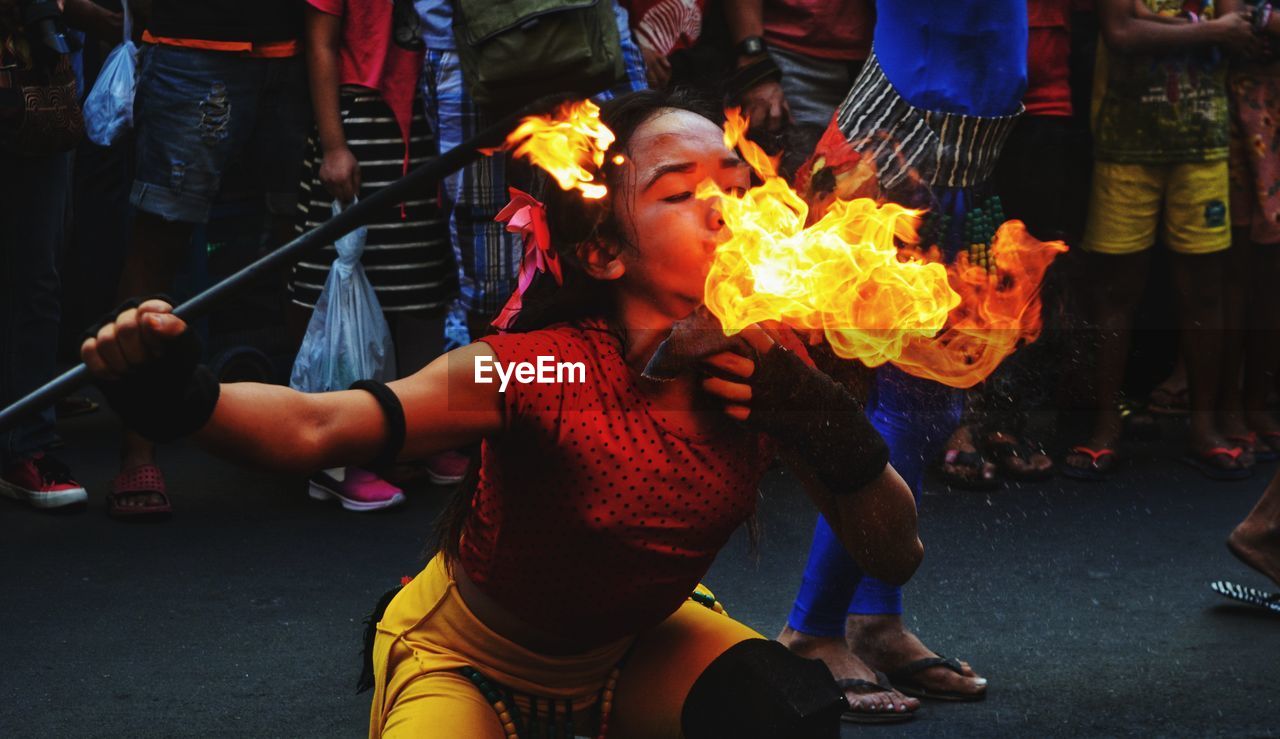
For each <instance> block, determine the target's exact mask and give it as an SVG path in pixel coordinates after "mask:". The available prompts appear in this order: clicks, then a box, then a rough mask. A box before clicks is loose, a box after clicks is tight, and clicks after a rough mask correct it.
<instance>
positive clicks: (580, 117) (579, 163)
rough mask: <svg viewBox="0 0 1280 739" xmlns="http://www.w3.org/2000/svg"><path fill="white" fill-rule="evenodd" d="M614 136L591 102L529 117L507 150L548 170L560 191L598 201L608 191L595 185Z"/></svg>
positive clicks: (510, 138)
mask: <svg viewBox="0 0 1280 739" xmlns="http://www.w3.org/2000/svg"><path fill="white" fill-rule="evenodd" d="M613 140H614V135H613V131H610V130H609V128H608V127H607V126H605V125H604V124H603V123H601V122H600V108H598V107H597V106H596V104H595V103H593V102H591V101H590V100H583V101H581V102H576V103H566V104H565V105H562V106H560V108H559V109H558V110H557V111H556V112H555V113H554V114H552V115H545V116H530V117H528V118H525V119H524V120H523V121H521V122H520V125H519V126H517V127H516V130H514V131H512V132H511V134H510V135H509V136H507V142H506V145H505V147H504V148H507V149H511V150H513V151H512V155H513V156H517V157H525V158H527V159H528V160H529V161H530V162H533V163H534V164H536V165H537V166H539V167H541V168H542V169H544V170H546V172H547V173H548V174H550V175H551V176H552V177H553V178H555V180H556V182H557V183H558V184H559V185H560V187H561V188H563V189H565V190H573V189H575V188H576V189H577V190H580V191H581V192H582V197H584V198H588V199H598V198H602V197H604V196H605V193H607V192H608V189H607V188H606V187H605V186H604V185H603V184H602V183H600V182H597V181H596V174H597V173H598V172H599V171H600V167H601V166H603V164H604V154H605V151H607V150H608V149H609V146H610V145H611V144H613Z"/></svg>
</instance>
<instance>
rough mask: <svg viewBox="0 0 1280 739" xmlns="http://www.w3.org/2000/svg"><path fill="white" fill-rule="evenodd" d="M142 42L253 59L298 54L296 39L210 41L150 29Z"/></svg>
mask: <svg viewBox="0 0 1280 739" xmlns="http://www.w3.org/2000/svg"><path fill="white" fill-rule="evenodd" d="M142 42H143V43H146V44H161V45H163V46H181V47H183V48H185V49H203V50H205V51H225V52H229V53H237V54H241V55H243V56H249V57H254V58H255V59H287V58H289V57H291V56H297V55H298V42H297V40H296V39H290V40H289V41H266V42H263V43H256V42H253V41H210V40H208V39H199V38H171V37H168V36H152V35H151V32H150V31H143V32H142Z"/></svg>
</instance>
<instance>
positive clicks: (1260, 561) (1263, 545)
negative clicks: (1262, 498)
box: [1227, 516, 1280, 585]
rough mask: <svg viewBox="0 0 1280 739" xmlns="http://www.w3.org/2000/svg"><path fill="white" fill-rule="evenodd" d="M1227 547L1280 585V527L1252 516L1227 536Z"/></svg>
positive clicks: (1240, 558) (1242, 560) (1241, 559)
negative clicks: (1259, 520) (1255, 519)
mask: <svg viewBox="0 0 1280 739" xmlns="http://www.w3.org/2000/svg"><path fill="white" fill-rule="evenodd" d="M1227 548H1228V549H1230V550H1231V553H1232V554H1234V555H1236V557H1237V558H1238V559H1239V560H1240V561H1241V562H1244V563H1245V564H1247V565H1249V566H1250V567H1252V568H1253V569H1255V570H1257V571H1258V572H1261V573H1262V574H1264V575H1266V576H1267V577H1268V578H1270V579H1271V582H1273V583H1275V584H1276V585H1280V528H1276V527H1275V526H1268V525H1266V524H1264V523H1262V522H1257V521H1254V520H1253V517H1252V516H1250V517H1249V518H1246V519H1245V520H1243V521H1241V522H1240V525H1239V526H1236V528H1235V530H1234V531H1232V532H1231V536H1229V537H1227Z"/></svg>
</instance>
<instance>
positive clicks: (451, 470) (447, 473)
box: [427, 452, 471, 485]
mask: <svg viewBox="0 0 1280 739" xmlns="http://www.w3.org/2000/svg"><path fill="white" fill-rule="evenodd" d="M470 466H471V459H470V458H468V457H467V455H465V454H460V453H458V452H440V453H439V454H433V455H431V456H430V457H427V475H428V476H430V477H431V482H434V483H435V484H437V485H456V484H458V483H460V482H462V478H464V477H466V476H467V468H468V467H470Z"/></svg>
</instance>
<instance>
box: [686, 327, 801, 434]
mask: <svg viewBox="0 0 1280 739" xmlns="http://www.w3.org/2000/svg"><path fill="white" fill-rule="evenodd" d="M778 330H779V327H777V326H769V327H765V326H760V325H758V324H757V325H755V326H749V327H747V328H745V329H743V330H742V332H741V333H740V334H738V335H739V336H741V337H742V339H743V341H744V342H745V343H746V346H748V347H750V348H751V349H752V350H753V351H754V352H755V354H756V356H763V355H764V354H766V353H768V352H769V350H770V349H773V347H774V346H775V345H777V344H780V343H783V342H781V341H778V338H779V336H778V333H777V332H778ZM703 364H704V365H706V367H707V369H708V370H710V371H712V372H714V373H715V374H713V375H710V376H708V377H705V378H703V380H702V389H703V390H705V391H707V392H708V393H710V394H711V395H714V396H715V397H717V398H719V399H720V400H722V401H724V412H725V415H727V416H729V417H730V418H732V419H734V420H735V421H745V420H747V418H749V417H750V416H751V384H750V379H751V376H752V375H753V374H755V371H756V363H755V362H754V361H753V360H752V359H751V358H750V357H747V356H744V355H743V354H741V353H739V352H736V351H726V352H720V353H719V354H713V355H711V356H709V357H707V358H706V359H704V360H703Z"/></svg>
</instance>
